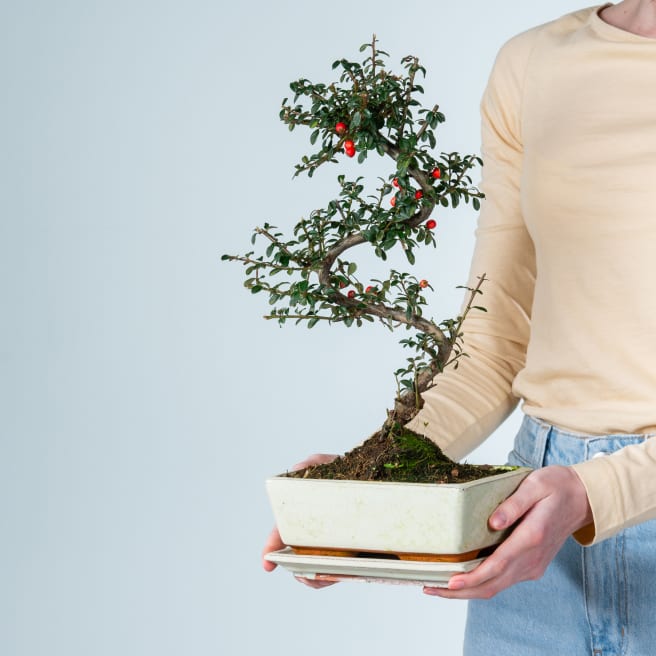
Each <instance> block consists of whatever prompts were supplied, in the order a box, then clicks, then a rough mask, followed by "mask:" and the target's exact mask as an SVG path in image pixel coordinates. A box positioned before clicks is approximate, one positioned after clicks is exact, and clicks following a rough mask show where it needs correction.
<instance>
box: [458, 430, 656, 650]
mask: <svg viewBox="0 0 656 656" xmlns="http://www.w3.org/2000/svg"><path fill="white" fill-rule="evenodd" d="M649 437H653V436H652V435H606V436H602V437H599V436H592V435H581V434H577V433H571V432H567V431H564V430H561V429H559V428H555V427H553V426H551V425H549V424H546V423H544V422H542V421H540V420H536V419H533V418H531V417H525V419H524V421H523V423H522V426H521V429H520V431H519V433H518V435H517V437H516V438H515V445H514V449H513V451H512V452H511V453H510V455H509V462H510V464H513V465H527V466H529V467H533V468H537V467H542V466H544V465H555V464H559V465H570V464H574V463H576V462H582V461H584V460H588V459H589V458H592V457H596V456H595V454H601V455H602V456H603V455H605V454H608V453H612V452H613V451H616V450H617V449H621V448H622V447H624V446H627V445H629V444H635V443H636V442H640V441H643V440H644V439H646V438H649ZM654 476H656V472H654ZM490 654H499V655H503V656H579V655H581V656H582V655H583V654H585V655H586V656H620V655H622V656H652V655H653V654H656V520H653V521H649V522H645V523H643V524H640V525H638V526H634V527H631V528H628V529H626V530H624V531H622V532H620V533H618V534H617V535H615V536H613V537H611V538H608V539H607V540H604V541H603V542H600V543H599V544H596V545H594V546H592V547H581V546H580V545H579V544H578V543H577V542H576V541H575V540H574V539H573V538H571V537H570V538H568V540H567V541H566V542H565V544H564V545H563V547H562V548H561V550H560V551H559V552H558V554H557V556H556V558H555V559H554V560H553V562H552V563H551V564H550V565H549V567H548V568H547V571H546V572H545V574H544V576H543V577H542V578H541V579H540V580H538V581H527V582H524V583H519V584H517V585H514V586H513V587H511V588H509V589H507V590H504V591H503V592H501V593H499V594H498V595H497V596H495V597H494V598H492V599H490V600H485V601H482V600H475V601H470V602H469V606H468V611H467V628H466V631H465V647H464V656H483V655H485V656H489V655H490Z"/></svg>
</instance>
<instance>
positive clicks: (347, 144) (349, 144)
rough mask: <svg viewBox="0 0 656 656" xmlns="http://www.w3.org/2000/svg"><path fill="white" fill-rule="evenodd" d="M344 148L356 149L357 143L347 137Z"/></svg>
mask: <svg viewBox="0 0 656 656" xmlns="http://www.w3.org/2000/svg"><path fill="white" fill-rule="evenodd" d="M344 149H345V150H351V149H353V150H355V143H354V142H353V139H347V140H346V141H345V142H344Z"/></svg>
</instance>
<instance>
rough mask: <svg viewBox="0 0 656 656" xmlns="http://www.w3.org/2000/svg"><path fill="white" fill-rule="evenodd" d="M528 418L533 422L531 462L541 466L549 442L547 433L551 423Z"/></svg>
mask: <svg viewBox="0 0 656 656" xmlns="http://www.w3.org/2000/svg"><path fill="white" fill-rule="evenodd" d="M527 418H529V419H530V421H531V423H532V424H533V426H532V430H531V432H532V433H533V449H532V456H531V462H533V463H535V466H537V467H542V466H543V465H544V459H545V455H546V452H547V445H548V442H549V435H550V433H551V430H552V428H553V427H552V426H551V424H547V423H546V422H544V421H542V420H540V419H536V418H534V417H527Z"/></svg>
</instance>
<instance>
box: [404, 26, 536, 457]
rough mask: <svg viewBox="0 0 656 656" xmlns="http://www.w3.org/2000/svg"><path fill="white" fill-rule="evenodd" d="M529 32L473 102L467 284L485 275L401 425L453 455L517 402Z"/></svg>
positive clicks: (524, 275)
mask: <svg viewBox="0 0 656 656" xmlns="http://www.w3.org/2000/svg"><path fill="white" fill-rule="evenodd" d="M531 37H532V35H531V34H526V35H522V36H521V37H520V38H516V39H514V40H512V41H511V42H509V43H508V44H506V46H505V47H504V48H503V49H502V50H501V51H500V53H499V55H498V57H497V60H496V62H495V65H494V68H493V71H492V74H491V76H490V80H489V83H488V86H487V88H486V91H485V93H484V96H483V100H482V102H481V117H482V156H483V162H484V166H483V178H482V183H481V189H482V191H483V192H484V193H485V200H484V201H483V204H482V209H481V213H480V216H479V222H478V227H477V230H476V243H475V249H474V256H473V260H472V263H471V267H470V276H469V283H468V284H469V286H470V287H474V286H475V285H476V284H477V282H478V278H479V277H480V276H481V275H483V274H485V276H486V278H488V280H486V281H485V282H484V284H483V287H482V292H483V293H482V295H481V296H480V298H479V299H478V300H477V303H478V304H480V305H482V306H483V307H485V309H486V312H482V311H477V310H472V311H471V312H470V314H469V315H468V317H467V319H466V321H465V324H464V350H465V352H466V353H467V354H468V356H469V357H465V358H461V360H460V363H459V366H458V368H457V369H454V368H451V369H447V370H445V372H444V373H442V374H441V375H439V376H438V377H437V378H436V380H435V383H436V384H435V386H434V387H432V388H431V389H429V390H428V391H427V392H425V393H424V395H423V397H424V407H423V408H422V410H421V411H420V412H419V414H418V415H417V416H416V417H415V418H414V419H413V420H412V422H410V424H409V426H410V427H411V428H413V429H414V430H416V431H418V432H422V433H424V434H426V435H428V436H429V437H430V438H431V439H433V440H434V441H435V442H437V443H438V444H439V445H440V446H441V447H442V449H443V450H444V451H445V453H447V454H448V455H449V456H451V457H452V458H454V459H459V458H462V457H463V456H464V455H466V454H467V453H469V452H470V451H471V450H472V449H474V448H475V447H476V446H477V445H478V444H480V443H481V442H482V441H483V440H484V439H485V438H486V437H488V436H489V435H490V433H491V432H492V431H493V430H494V429H495V428H496V427H497V426H498V425H499V424H500V423H501V422H502V421H503V420H504V419H505V418H506V417H507V416H508V415H509V414H510V413H511V412H512V410H513V409H514V408H515V406H516V405H517V401H518V399H517V397H516V396H515V395H514V394H513V391H512V385H513V380H514V378H515V376H516V375H517V373H518V371H519V370H520V369H521V368H522V367H523V366H524V361H525V356H526V348H527V344H528V340H529V332H530V324H529V318H530V313H531V304H532V299H533V287H534V282H535V256H534V250H533V244H532V241H531V238H530V236H529V234H528V232H527V230H526V227H525V225H524V221H523V218H522V211H521V206H520V189H519V187H520V179H521V170H522V160H523V148H522V138H521V104H522V84H523V79H524V76H525V73H526V65H527V61H528V58H529V54H530V48H531V43H532V38H531Z"/></svg>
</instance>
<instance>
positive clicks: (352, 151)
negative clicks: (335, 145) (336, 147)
mask: <svg viewBox="0 0 656 656" xmlns="http://www.w3.org/2000/svg"><path fill="white" fill-rule="evenodd" d="M344 152H345V153H346V156H347V157H353V156H354V155H355V148H344Z"/></svg>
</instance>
